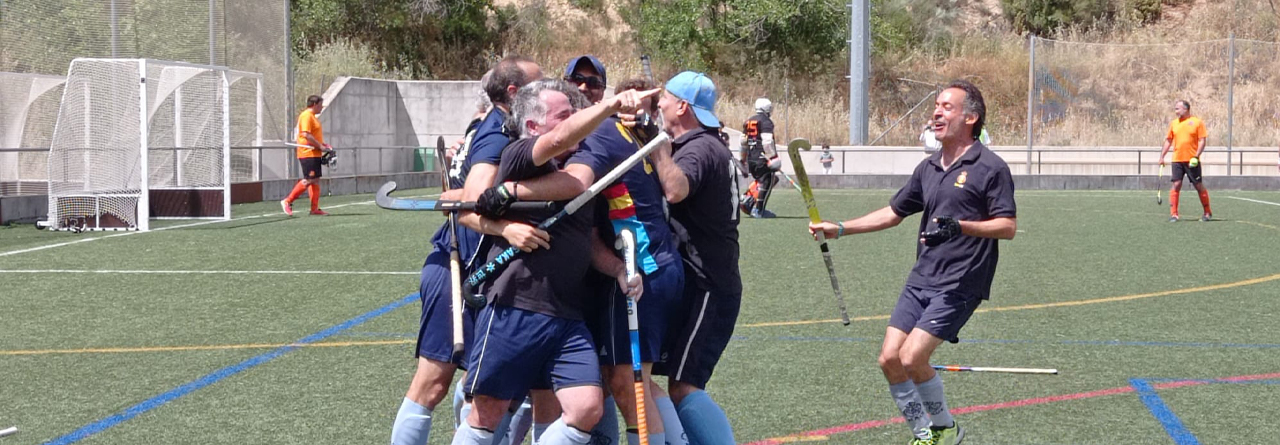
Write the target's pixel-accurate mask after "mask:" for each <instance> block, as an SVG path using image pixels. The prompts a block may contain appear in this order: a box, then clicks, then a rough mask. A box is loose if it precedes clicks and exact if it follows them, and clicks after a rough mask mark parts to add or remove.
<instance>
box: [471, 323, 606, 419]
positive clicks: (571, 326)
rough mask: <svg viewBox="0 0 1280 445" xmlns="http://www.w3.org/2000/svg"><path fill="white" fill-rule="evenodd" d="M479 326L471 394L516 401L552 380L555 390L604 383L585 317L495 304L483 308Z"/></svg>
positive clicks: (472, 368) (472, 364)
mask: <svg viewBox="0 0 1280 445" xmlns="http://www.w3.org/2000/svg"><path fill="white" fill-rule="evenodd" d="M476 327H477V328H478V329H476V339H475V347H473V348H471V349H469V351H468V355H469V356H470V361H469V365H470V366H469V369H470V371H469V372H468V373H467V381H466V384H465V385H464V386H463V391H464V392H466V393H467V394H479V395H484V396H489V397H493V398H495V399H498V400H515V399H518V398H519V399H523V398H524V396H525V394H527V393H528V392H529V390H530V389H534V388H543V387H545V386H546V385H545V384H546V383H547V382H550V383H551V385H550V386H551V389H553V390H556V391H559V390H561V389H564V388H572V387H575V386H587V385H590V386H601V385H600V362H599V361H597V360H596V350H595V346H594V345H592V343H591V334H590V333H589V332H587V326H586V325H585V324H584V323H583V322H581V321H578V320H570V319H567V318H560V317H552V316H550V315H545V314H539V313H537V312H531V311H526V310H523V309H517V308H514V307H511V306H499V305H494V304H490V305H488V306H485V307H484V309H481V310H480V315H479V317H477V318H476Z"/></svg>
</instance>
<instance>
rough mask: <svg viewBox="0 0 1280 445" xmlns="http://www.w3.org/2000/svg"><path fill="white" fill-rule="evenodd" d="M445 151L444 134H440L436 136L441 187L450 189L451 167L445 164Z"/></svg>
mask: <svg viewBox="0 0 1280 445" xmlns="http://www.w3.org/2000/svg"><path fill="white" fill-rule="evenodd" d="M444 152H445V146H444V136H439V137H437V138H436V172H438V173H440V188H441V189H442V190H444V191H449V174H448V172H449V167H448V166H446V165H444V161H445V155H444Z"/></svg>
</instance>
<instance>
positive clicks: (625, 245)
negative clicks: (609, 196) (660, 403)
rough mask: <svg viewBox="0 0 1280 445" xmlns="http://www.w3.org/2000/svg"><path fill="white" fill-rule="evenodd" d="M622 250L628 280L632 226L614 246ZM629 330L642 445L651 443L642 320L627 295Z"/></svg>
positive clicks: (633, 241)
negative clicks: (641, 334) (641, 358)
mask: <svg viewBox="0 0 1280 445" xmlns="http://www.w3.org/2000/svg"><path fill="white" fill-rule="evenodd" d="M614 247H616V248H618V250H621V251H622V260H623V263H625V264H626V265H627V281H628V282H629V281H631V280H633V279H635V278H636V233H635V232H634V231H632V229H631V228H625V229H622V233H619V234H618V241H617V243H616V245H615V246H614ZM627 331H628V334H629V335H630V337H631V375H632V381H633V382H635V390H636V425H637V426H636V428H637V429H638V432H639V434H640V445H649V421H648V420H647V418H646V416H645V414H644V368H643V367H641V365H640V320H639V317H638V316H637V314H636V299H635V298H631V296H630V295H628V296H627Z"/></svg>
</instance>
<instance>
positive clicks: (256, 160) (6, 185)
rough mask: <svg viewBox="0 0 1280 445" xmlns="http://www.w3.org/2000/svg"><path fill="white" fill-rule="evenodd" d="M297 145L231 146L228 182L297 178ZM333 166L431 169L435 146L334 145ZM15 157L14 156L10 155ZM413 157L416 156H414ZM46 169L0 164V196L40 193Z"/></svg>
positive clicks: (333, 171)
mask: <svg viewBox="0 0 1280 445" xmlns="http://www.w3.org/2000/svg"><path fill="white" fill-rule="evenodd" d="M152 149H153V150H177V151H185V150H202V149H203V148H172V147H170V148H163V147H153V148H152ZM295 150H297V147H292V146H287V145H268V146H258V147H231V170H232V173H231V182H232V183H240V182H254V181H267V180H278V179H293V178H299V177H301V172H300V170H301V167H300V166H299V165H298V160H297V157H296V155H295ZM334 150H335V151H336V152H337V155H338V157H337V159H338V162H337V165H336V167H326V168H325V175H326V176H328V177H344V176H360V175H380V174H392V173H406V172H412V171H418V170H423V171H435V170H437V169H438V167H437V166H435V165H434V163H435V159H436V158H435V148H432V147H418V146H377V147H336V148H335V149H334ZM48 152H49V149H48V148H0V160H3V159H6V158H4V157H3V156H4V155H6V154H16V155H21V154H26V155H28V156H30V154H32V153H39V154H40V155H38V157H39V158H40V163H41V164H43V161H44V159H46V158H47V154H48ZM13 158H17V156H13ZM415 158H416V159H415ZM48 182H49V181H48V170H47V168H44V167H43V166H39V168H34V169H32V168H27V169H23V168H22V166H21V165H19V166H18V168H16V169H8V168H7V166H5V165H0V196H17V195H43V194H45V193H47V192H48Z"/></svg>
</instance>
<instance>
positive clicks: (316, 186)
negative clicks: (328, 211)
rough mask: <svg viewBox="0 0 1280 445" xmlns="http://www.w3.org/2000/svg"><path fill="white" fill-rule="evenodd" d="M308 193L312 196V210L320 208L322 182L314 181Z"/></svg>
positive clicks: (308, 188)
mask: <svg viewBox="0 0 1280 445" xmlns="http://www.w3.org/2000/svg"><path fill="white" fill-rule="evenodd" d="M307 195H308V196H310V197H311V211H313V212H314V211H316V210H320V183H318V182H312V183H311V185H310V186H308V187H307Z"/></svg>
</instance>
